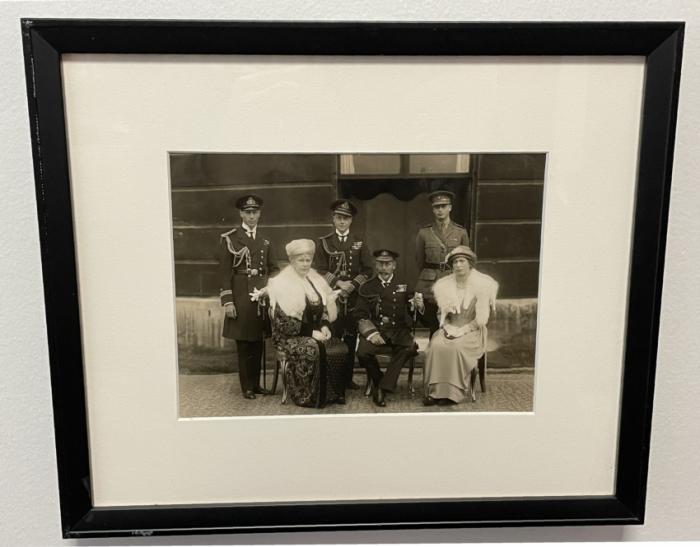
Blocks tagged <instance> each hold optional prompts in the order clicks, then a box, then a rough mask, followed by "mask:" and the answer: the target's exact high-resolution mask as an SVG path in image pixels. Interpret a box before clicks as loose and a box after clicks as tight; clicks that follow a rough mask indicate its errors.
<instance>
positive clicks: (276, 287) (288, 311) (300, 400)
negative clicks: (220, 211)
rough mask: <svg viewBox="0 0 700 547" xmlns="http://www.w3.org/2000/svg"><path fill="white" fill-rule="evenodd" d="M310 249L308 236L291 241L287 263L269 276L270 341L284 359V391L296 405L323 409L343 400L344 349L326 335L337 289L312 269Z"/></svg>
mask: <svg viewBox="0 0 700 547" xmlns="http://www.w3.org/2000/svg"><path fill="white" fill-rule="evenodd" d="M315 249H316V244H315V243H314V242H313V241H312V240H310V239H295V240H294V241H290V242H289V243H288V244H287V246H286V247H285V250H286V251H287V256H288V257H289V265H288V266H286V267H285V268H283V269H282V271H281V272H280V273H279V275H277V276H276V277H274V278H273V279H271V280H270V283H269V284H268V288H267V289H268V290H267V292H268V296H269V298H270V316H271V318H272V340H273V342H274V344H275V346H276V347H277V349H278V350H280V351H282V352H284V353H285V355H286V357H287V363H288V365H287V369H286V372H285V374H286V377H285V381H286V386H287V392H288V394H289V396H290V397H291V399H292V400H293V401H294V403H296V404H297V405H299V406H306V407H315V408H322V407H323V406H325V405H326V404H328V403H338V404H344V403H345V374H344V372H345V371H344V365H345V356H346V355H347V347H346V345H345V344H344V343H343V342H341V341H340V340H338V339H337V338H331V323H332V322H333V321H335V319H336V318H337V316H338V309H337V307H336V302H335V301H336V298H337V295H338V291H333V289H331V287H330V286H329V285H328V283H327V282H326V280H325V279H324V278H323V277H321V275H319V274H318V272H316V270H314V269H313V268H311V263H312V261H313V257H314V252H315Z"/></svg>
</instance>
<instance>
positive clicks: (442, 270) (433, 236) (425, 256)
mask: <svg viewBox="0 0 700 547" xmlns="http://www.w3.org/2000/svg"><path fill="white" fill-rule="evenodd" d="M459 245H465V246H467V247H468V246H469V235H468V234H467V230H466V229H465V228H464V226H460V225H459V224H457V223H455V222H452V221H450V222H449V223H448V224H447V226H446V227H445V229H444V230H440V228H439V227H438V226H437V225H436V224H428V225H427V226H425V227H423V228H421V229H420V230H419V231H418V235H417V236H416V264H417V265H418V268H419V274H418V281H417V282H416V287H415V288H416V292H420V293H423V297H424V300H425V315H424V316H423V317H424V323H425V324H427V326H428V327H429V328H430V332H431V334H432V333H433V332H435V331H436V330H437V329H438V326H439V325H438V320H437V305H436V304H435V297H434V296H433V285H434V284H435V282H436V281H437V280H438V279H441V278H443V277H445V276H446V275H448V274H449V273H450V269H449V267H448V265H447V263H446V262H445V257H446V256H447V254H448V253H449V252H450V251H451V250H452V249H454V248H455V247H457V246H459Z"/></svg>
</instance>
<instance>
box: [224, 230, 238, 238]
mask: <svg viewBox="0 0 700 547" xmlns="http://www.w3.org/2000/svg"><path fill="white" fill-rule="evenodd" d="M236 230H238V228H232V229H230V230H229V231H228V232H225V233H223V234H221V237H226V236H230V235H231V234H232V233H234V232H235V231H236Z"/></svg>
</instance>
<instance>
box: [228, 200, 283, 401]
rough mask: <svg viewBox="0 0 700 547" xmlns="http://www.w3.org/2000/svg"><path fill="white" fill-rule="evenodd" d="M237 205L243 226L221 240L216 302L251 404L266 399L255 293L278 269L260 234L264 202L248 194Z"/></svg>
mask: <svg viewBox="0 0 700 547" xmlns="http://www.w3.org/2000/svg"><path fill="white" fill-rule="evenodd" d="M235 204H236V207H237V208H238V209H239V211H240V215H241V226H240V228H234V229H233V230H230V231H228V232H226V233H224V234H221V246H220V254H219V278H220V282H221V292H220V297H221V305H222V306H223V307H224V310H225V318H224V328H223V334H222V336H223V337H224V338H230V339H232V340H235V341H236V349H237V352H238V376H239V379H240V381H241V391H242V392H243V396H244V397H245V398H246V399H255V394H256V393H260V394H263V395H266V394H267V390H264V389H263V388H262V387H260V369H261V365H262V358H263V348H264V344H265V335H266V333H267V332H269V319H268V318H267V317H266V315H265V313H264V311H265V310H264V298H259V296H260V295H259V294H258V291H260V290H262V289H263V288H264V287H265V285H266V284H267V280H268V277H269V276H270V275H271V274H273V273H276V272H277V271H278V270H279V268H278V266H277V264H276V263H275V262H274V253H273V250H272V242H271V241H270V238H269V237H268V236H267V235H266V234H265V233H263V232H262V231H261V230H259V229H258V222H259V220H260V209H261V207H262V205H263V200H262V199H261V198H260V197H258V196H255V195H252V194H250V195H245V196H241V197H240V198H238V199H237V200H236V201H235ZM253 297H254V298H256V299H257V300H255V301H254V300H252V298H253Z"/></svg>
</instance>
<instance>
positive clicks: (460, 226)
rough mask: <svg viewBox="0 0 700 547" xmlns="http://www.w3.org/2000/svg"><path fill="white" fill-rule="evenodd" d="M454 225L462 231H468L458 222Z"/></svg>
mask: <svg viewBox="0 0 700 547" xmlns="http://www.w3.org/2000/svg"><path fill="white" fill-rule="evenodd" d="M452 224H454V225H455V226H457V228H462V230H466V228H465V227H464V226H462V225H461V224H457V223H456V222H452Z"/></svg>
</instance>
